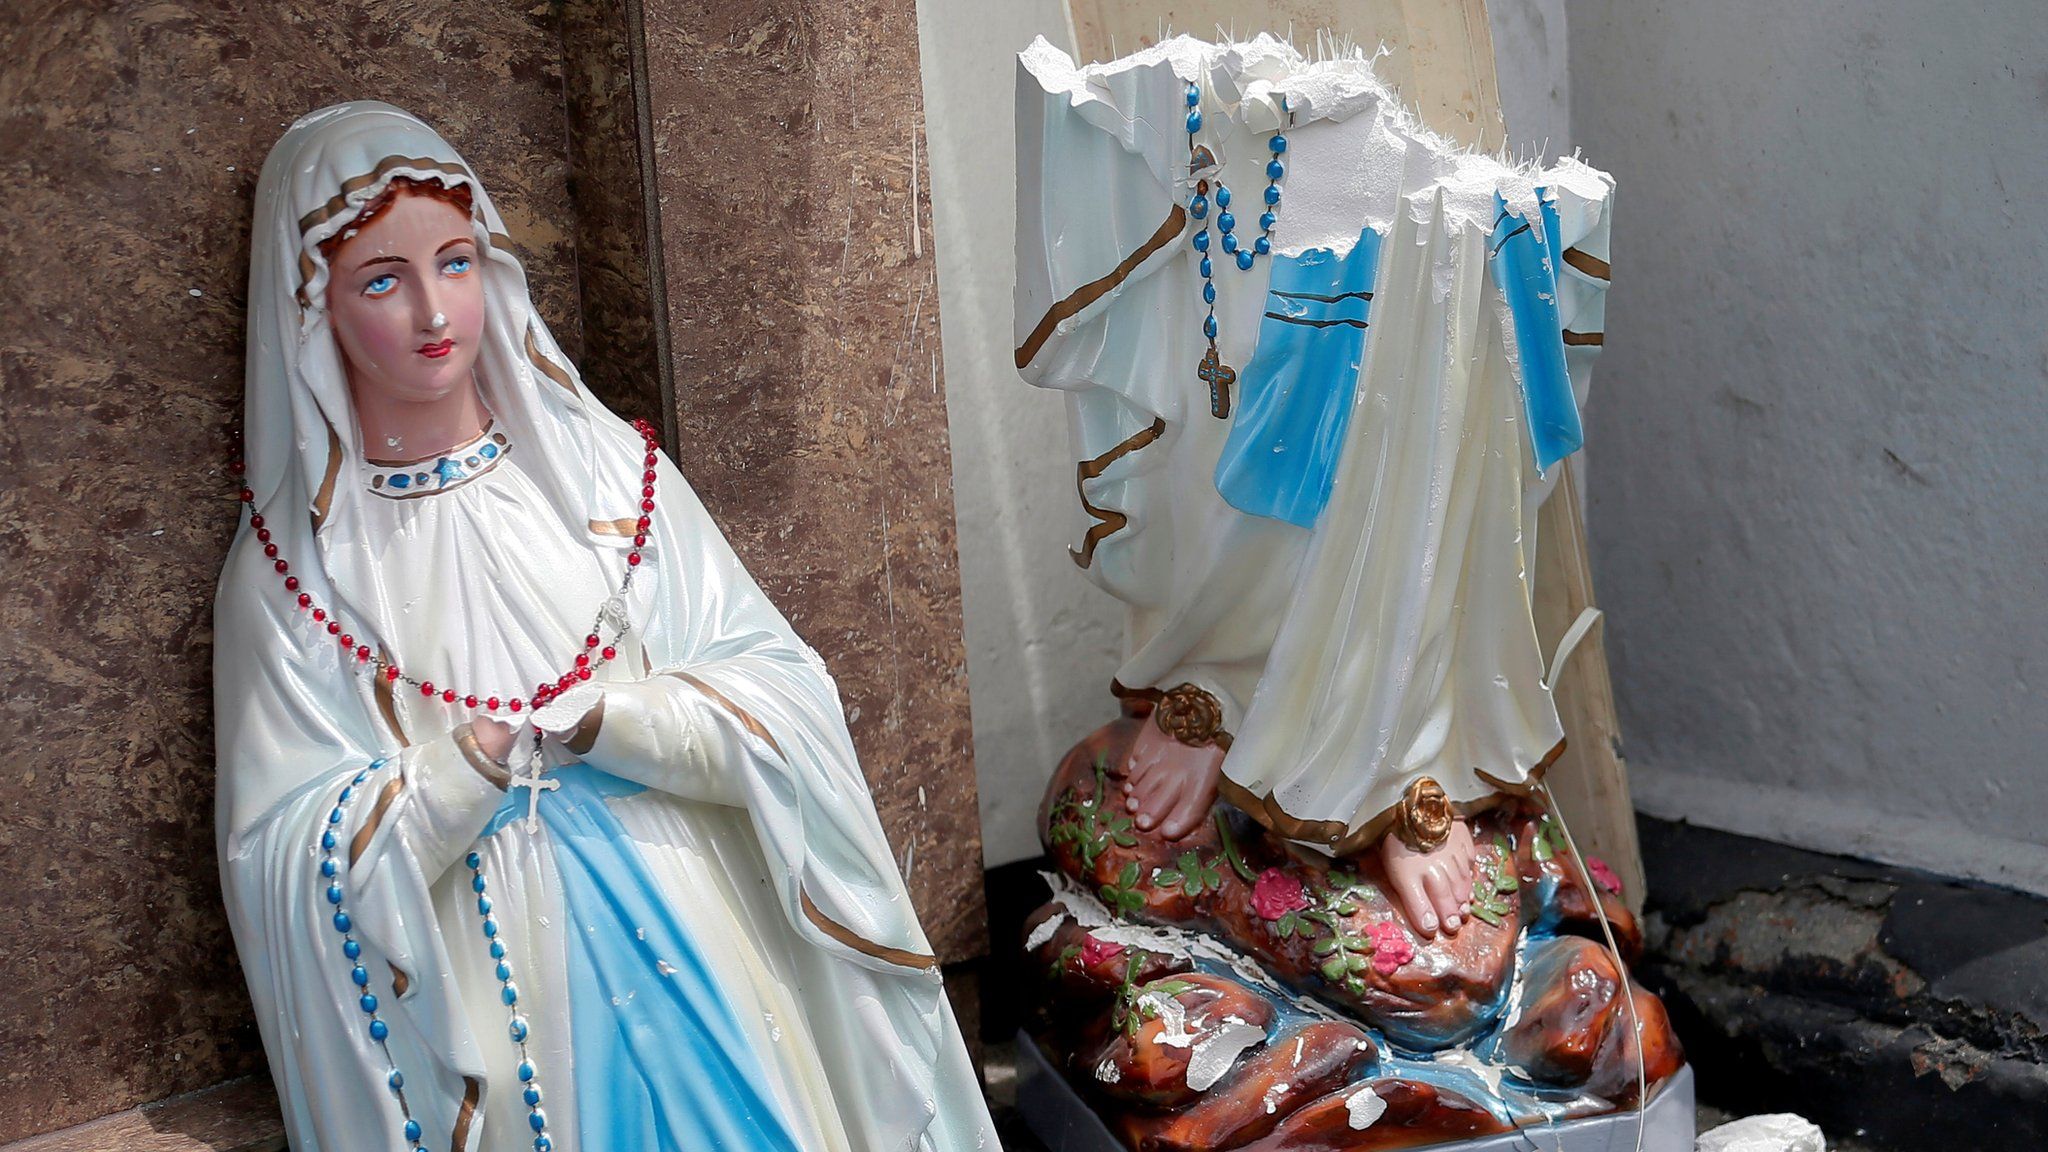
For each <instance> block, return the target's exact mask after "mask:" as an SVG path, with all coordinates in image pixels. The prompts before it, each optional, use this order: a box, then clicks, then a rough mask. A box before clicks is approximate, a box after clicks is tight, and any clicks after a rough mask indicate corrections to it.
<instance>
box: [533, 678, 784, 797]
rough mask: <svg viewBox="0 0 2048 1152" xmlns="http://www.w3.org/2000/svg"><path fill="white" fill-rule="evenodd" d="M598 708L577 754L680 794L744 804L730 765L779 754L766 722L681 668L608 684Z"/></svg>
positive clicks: (736, 775) (619, 773)
mask: <svg viewBox="0 0 2048 1152" xmlns="http://www.w3.org/2000/svg"><path fill="white" fill-rule="evenodd" d="M600 707H601V708H602V711H601V712H599V713H598V716H597V730H596V734H595V736H594V737H592V738H591V741H590V745H589V748H588V749H587V750H584V751H583V752H582V755H583V758H584V759H585V760H586V761H588V762H589V763H591V764H593V765H595V766H597V767H599V768H602V769H604V770H605V771H607V772H610V773H612V774H613V775H615V776H620V777H623V778H625V779H627V780H631V781H633V782H634V783H636V784H641V785H644V786H646V787H648V788H653V789H656V790H657V791H661V792H667V793H669V794H671V795H674V796H680V797H682V798H683V799H685V800H700V801H703V802H705V803H709V804H723V805H727V806H729V807H735V808H738V807H744V806H745V805H746V794H745V790H744V789H743V788H742V787H741V785H740V776H739V773H738V772H736V771H734V770H733V765H735V764H738V763H741V762H743V761H744V759H745V758H746V757H748V756H757V755H764V754H765V755H779V754H780V753H779V752H778V751H777V749H776V745H775V740H774V737H773V736H771V735H769V734H768V730H767V729H766V728H764V727H762V726H761V724H760V723H759V722H758V721H756V720H754V719H753V717H752V716H751V715H750V714H748V713H746V712H744V711H742V710H740V709H739V708H738V706H737V705H734V704H733V703H732V702H731V701H728V700H725V699H724V697H723V695H722V694H721V693H719V692H718V690H717V689H715V688H711V687H709V686H708V685H706V684H705V683H704V682H703V681H702V680H700V679H698V678H697V677H696V676H695V675H693V674H692V673H689V672H686V671H680V670H679V671H675V672H670V673H667V674H664V675H659V676H653V677H649V678H648V679H645V680H638V681H618V682H613V683H610V684H607V685H605V689H604V700H603V703H602V705H601V706H600ZM570 750H571V751H577V749H576V748H575V746H574V745H573V744H572V745H571V749H570Z"/></svg>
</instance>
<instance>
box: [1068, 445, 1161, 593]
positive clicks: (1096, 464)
mask: <svg viewBox="0 0 2048 1152" xmlns="http://www.w3.org/2000/svg"><path fill="white" fill-rule="evenodd" d="M1165 434H1166V417H1164V416H1159V417H1155V418H1154V419H1153V421H1152V426H1151V427H1150V428H1143V429H1140V430H1139V431H1137V432H1135V433H1133V434H1131V435H1130V436H1129V437H1127V438H1125V439H1124V441H1123V442H1122V443H1120V444H1118V445H1117V446H1116V447H1114V448H1111V449H1110V450H1109V451H1107V452H1104V453H1103V454H1102V455H1100V456H1097V457H1095V458H1094V459H1092V460H1083V461H1081V462H1080V463H1079V464H1076V465H1074V491H1075V492H1077V493H1079V494H1080V496H1081V510H1082V511H1084V512H1086V513H1088V515H1089V516H1091V517H1093V518H1094V519H1096V520H1097V521H1100V523H1097V524H1093V525H1090V526H1089V528H1088V534H1087V535H1086V536H1084V537H1082V539H1081V547H1080V549H1079V550H1075V549H1073V548H1069V549H1067V555H1069V556H1071V557H1073V558H1074V563H1075V564H1076V565H1077V566H1079V567H1082V568H1086V567H1087V566H1088V565H1090V564H1092V563H1094V562H1095V547H1096V545H1098V544H1101V543H1102V542H1103V541H1104V540H1107V539H1109V538H1110V537H1111V536H1114V535H1116V534H1117V533H1119V532H1121V531H1123V530H1124V528H1125V527H1126V526H1127V525H1129V524H1130V522H1131V518H1130V517H1129V516H1126V515H1124V514H1123V513H1122V512H1112V511H1110V510H1109V509H1107V508H1097V507H1096V506H1095V505H1094V504H1093V503H1092V502H1091V501H1090V500H1089V499H1088V489H1087V488H1086V487H1084V485H1086V484H1087V483H1088V481H1090V480H1093V479H1095V478H1096V477H1098V476H1100V475H1102V474H1103V473H1104V472H1107V471H1109V466H1110V465H1111V464H1114V463H1116V462H1117V461H1119V460H1121V459H1123V458H1124V457H1126V456H1128V455H1130V454H1131V453H1133V452H1136V451H1137V450H1138V449H1140V448H1143V447H1145V446H1146V445H1148V444H1150V443H1152V442H1153V441H1154V440H1157V439H1159V438H1160V437H1161V436H1164V435H1165Z"/></svg>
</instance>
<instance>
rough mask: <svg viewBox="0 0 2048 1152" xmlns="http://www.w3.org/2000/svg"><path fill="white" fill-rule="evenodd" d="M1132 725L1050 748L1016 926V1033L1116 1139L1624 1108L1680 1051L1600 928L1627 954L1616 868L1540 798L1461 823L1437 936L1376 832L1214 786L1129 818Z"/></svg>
mask: <svg viewBox="0 0 2048 1152" xmlns="http://www.w3.org/2000/svg"><path fill="white" fill-rule="evenodd" d="M1144 723H1146V720H1144V719H1143V718H1142V717H1139V716H1135V715H1127V716H1124V717H1122V718H1119V719H1117V720H1115V721H1112V722H1110V723H1109V724H1106V725H1104V726H1103V727H1102V728H1100V729H1098V730H1096V731H1095V732H1094V733H1092V734H1090V735H1089V736H1088V737H1087V738H1086V739H1084V740H1083V741H1082V742H1081V743H1080V744H1078V745H1077V746H1076V747H1075V748H1074V749H1073V750H1072V751H1071V752H1069V753H1068V755H1067V757H1066V759H1065V760H1064V761H1063V762H1062V764H1061V766H1060V769H1059V772H1058V773H1057V774H1056V775H1055V777H1054V779H1053V781H1052V784H1051V786H1050V788H1049V789H1048V791H1047V795H1046V801H1045V804H1044V806H1043V809H1042V811H1041V813H1040V825H1039V829H1040V836H1041V839H1042V840H1043V842H1044V843H1045V845H1046V847H1047V851H1048V853H1049V856H1050V858H1051V860H1052V861H1053V864H1054V866H1055V868H1056V872H1053V873H1048V874H1047V879H1048V881H1049V882H1050V883H1051V884H1052V885H1053V888H1054V894H1053V899H1052V900H1051V901H1049V902H1048V903H1046V904H1045V905H1044V906H1043V907H1041V908H1040V909H1038V910H1037V911H1036V912H1034V913H1033V914H1032V915H1031V917H1030V918H1029V919H1028V920H1027V921H1026V925H1025V931H1026V940H1025V947H1026V950H1027V951H1028V952H1030V953H1031V955H1032V957H1033V959H1034V961H1035V962H1036V967H1037V968H1038V969H1039V970H1040V971H1042V972H1043V973H1044V974H1045V977H1046V979H1045V983H1044V985H1043V989H1044V994H1043V995H1042V997H1041V998H1040V1003H1039V1004H1038V1005H1037V1007H1036V1010H1035V1012H1034V1014H1033V1016H1032V1020H1033V1024H1032V1027H1031V1035H1032V1038H1033V1039H1034V1041H1035V1042H1036V1044H1037V1046H1038V1048H1039V1050H1040V1051H1041V1052H1042V1053H1043V1054H1044V1055H1045V1057H1046V1058H1047V1059H1048V1060H1049V1061H1050V1062H1051V1063H1052V1064H1054V1065H1055V1066H1057V1067H1059V1068H1060V1069H1061V1070H1062V1071H1063V1072H1064V1073H1065V1075H1066V1078H1067V1080H1068V1082H1069V1083H1070V1084H1071V1085H1072V1086H1073V1087H1074V1088H1075V1089H1076V1091H1077V1092H1078V1093H1079V1094H1080V1095H1081V1096H1082V1098H1084V1099H1086V1100H1087V1101H1088V1103H1089V1105H1090V1106H1091V1107H1092V1108H1093V1109H1094V1110H1095V1112H1096V1113H1097V1114H1098V1115H1099V1116H1100V1117H1101V1118H1102V1119H1103V1121H1104V1123H1105V1124H1106V1125H1107V1127H1108V1130H1109V1131H1110V1132H1111V1133H1113V1134H1114V1135H1115V1137H1116V1138H1117V1139H1118V1140H1119V1141H1121V1142H1122V1143H1123V1144H1124V1145H1125V1146H1127V1147H1129V1148H1131V1149H1134V1150H1139V1152H1151V1150H1162V1152H1164V1150H1185V1152H1195V1150H1218V1152H1220V1150H1223V1149H1258V1150H1260V1152H1282V1150H1293V1152H1312V1150H1313V1152H1333V1150H1336V1149H1350V1150H1365V1149H1390V1148H1412V1147H1421V1146H1426V1145H1432V1144H1442V1143H1451V1142H1464V1141H1476V1140H1480V1139H1482V1138H1484V1137H1488V1136H1492V1135H1498V1134H1501V1133H1506V1132H1511V1131H1514V1130H1516V1129H1518V1128H1520V1129H1526V1128H1541V1127H1544V1126H1546V1125H1550V1124H1558V1123H1563V1122H1567V1121H1571V1120H1574V1119H1577V1118H1581V1117H1589V1116H1597V1115H1602V1114H1608V1113H1615V1112H1620V1111H1623V1110H1627V1111H1630V1112H1633V1110H1634V1109H1635V1108H1636V1106H1637V1105H1638V1104H1639V1103H1641V1102H1642V1101H1644V1100H1645V1099H1646V1098H1648V1097H1649V1096H1654V1095H1655V1094H1656V1092H1657V1090H1658V1088H1659V1087H1660V1086H1662V1085H1663V1084H1664V1083H1665V1082H1666V1081H1667V1080H1669V1079H1670V1078H1671V1077H1673V1076H1674V1075H1675V1074H1676V1073H1677V1072H1678V1071H1679V1070H1680V1068H1681V1067H1682V1066H1683V1064H1684V1056H1683V1054H1682V1053H1681V1051H1680V1048H1679V1043H1678V1039H1677V1037H1676V1036H1675V1035H1674V1034H1673V1033H1672V1031H1671V1027H1670V1023H1669V1021H1668V1019H1667V1017H1666V1015H1665V1012H1664V1008H1663V1005H1662V1004H1661V1003H1660V1002H1659V1001H1658V1000H1657V998H1656V997H1655V996H1653V995H1651V994H1649V993H1647V992H1645V991H1643V990H1641V989H1640V988H1636V987H1635V986H1634V985H1633V984H1632V983H1631V982H1629V981H1627V980H1625V979H1624V976H1623V971H1622V968H1621V964H1620V961H1619V960H1618V959H1617V957H1616V955H1615V950H1614V949H1610V948H1609V946H1608V944H1607V936H1606V934H1605V933H1604V932H1603V931H1602V926H1601V917H1602V916H1603V915H1604V916H1605V918H1606V920H1607V923H1608V926H1609V930H1610V931H1611V932H1612V935H1613V940H1614V942H1615V944H1616V945H1617V947H1618V950H1619V951H1620V952H1621V953H1622V954H1623V955H1624V956H1626V957H1627V958H1629V959H1631V960H1632V959H1633V958H1634V956H1635V953H1636V951H1637V949H1639V947H1640V945H1641V934H1640V931H1639V929H1638V926H1637V923H1636V920H1635V918H1634V916H1633V915H1632V914H1631V913H1630V912H1629V911H1628V908H1627V906H1626V905H1625V904H1624V903H1623V902H1622V901H1621V900H1620V899H1619V898H1618V893H1617V892H1614V891H1609V890H1606V889H1604V888H1601V887H1600V886H1599V883H1600V882H1601V881H1611V880H1612V874H1611V873H1609V872H1608V871H1607V870H1606V869H1604V868H1603V867H1601V866H1600V865H1599V864H1598V862H1597V861H1591V860H1589V861H1588V862H1587V863H1588V866H1589V869H1590V873H1591V875H1592V876H1593V877H1594V878H1595V885H1594V886H1593V889H1592V890H1591V891H1589V890H1588V886H1587V885H1586V884H1584V883H1583V882H1581V880H1580V879H1579V877H1580V875H1581V870H1580V869H1579V867H1578V865H1577V862H1576V861H1575V860H1573V859H1572V856H1571V851H1570V849H1569V848H1568V847H1567V846H1566V844H1565V839H1564V837H1563V835H1562V834H1561V831H1560V830H1559V829H1558V828H1557V826H1556V824H1555V822H1554V821H1553V820H1552V819H1551V818H1550V817H1549V816H1548V815H1546V814H1544V813H1542V812H1541V811H1539V810H1537V809H1536V808H1535V807H1534V806H1533V805H1531V804H1528V803H1525V802H1522V801H1511V802H1510V803H1508V804H1505V805H1503V806H1501V807H1499V808H1497V809H1495V810H1494V811H1492V812H1489V813H1487V814H1485V815H1482V816H1480V817H1478V818H1477V820H1476V821H1475V824H1474V832H1475V836H1476V839H1477V841H1478V843H1479V844H1480V846H1481V847H1480V851H1479V853H1478V864H1477V867H1476V869H1475V873H1476V874H1475V875H1474V877H1473V881H1472V883H1473V892H1472V905H1471V907H1472V912H1471V918H1470V919H1469V920H1467V921H1466V922H1465V923H1464V925H1463V926H1462V927H1461V928H1460V930H1459V931H1457V932H1456V933H1455V934H1449V933H1446V934H1439V935H1429V934H1425V933H1422V932H1419V931H1417V930H1416V929H1415V928H1414V927H1413V926H1412V925H1411V924H1410V923H1409V921H1408V918H1407V916H1406V914H1405V913H1404V911H1403V910H1402V908H1401V906H1400V904H1399V902H1398V901H1392V900H1390V899H1389V898H1388V896H1387V892H1388V885H1387V882H1386V877H1385V876H1384V874H1383V872H1382V870H1381V868H1380V864H1379V856H1378V854H1377V853H1375V852H1363V853H1359V854H1357V855H1355V856H1351V857H1345V858H1341V859H1337V860H1331V859H1329V858H1327V857H1324V856H1321V855H1320V854H1318V853H1314V852H1309V851H1306V850H1303V849H1301V848H1298V847H1295V846H1293V845H1290V844H1288V843H1287V842H1286V841H1284V840H1281V839H1279V838H1277V837H1274V836H1272V835H1271V834H1270V833H1268V832H1267V831H1266V830H1265V829H1264V828H1262V827H1261V826H1260V825H1258V824H1256V823H1255V822H1253V821H1252V820H1251V819H1250V818H1248V817H1246V816H1245V815H1243V814H1242V813H1240V812H1238V811H1237V810H1236V809H1235V808H1232V807H1230V806H1228V805H1226V804H1222V803H1218V804H1217V805H1216V806H1215V808H1214V810H1213V812H1212V813H1211V817H1212V818H1211V819H1210V820H1209V821H1208V822H1206V823H1205V824H1203V825H1202V826H1201V827H1199V828H1197V829H1196V830H1195V831H1194V832H1193V833H1191V834H1189V835H1187V836H1185V837H1183V838H1181V839H1179V840H1177V841H1168V840H1166V839H1164V838H1163V837H1161V836H1160V835H1159V834H1158V833H1157V832H1152V833H1147V832H1143V831H1140V830H1139V828H1138V827H1137V826H1136V824H1135V823H1134V822H1133V820H1132V819H1131V818H1130V816H1129V814H1128V813H1127V812H1126V811H1125V810H1124V808H1123V805H1122V804H1121V803H1120V799H1121V795H1120V785H1121V780H1122V775H1123V766H1124V764H1125V763H1126V761H1127V760H1128V758H1129V750H1130V747H1131V744H1132V742H1133V741H1134V740H1135V739H1136V737H1137V734H1138V732H1139V731H1140V726H1141V725H1142V724H1144ZM1615 887H1617V888H1618V885H1615ZM1632 1025H1633V1026H1632ZM1637 1037H1639V1038H1640V1039H1639V1040H1638V1039H1637ZM1646 1086H1647V1092H1646V1090H1645V1089H1646ZM1629 1144H1630V1145H1631V1146H1632V1145H1633V1132H1632V1131H1631V1139H1630V1140H1629Z"/></svg>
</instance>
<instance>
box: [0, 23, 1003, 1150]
mask: <svg viewBox="0 0 2048 1152" xmlns="http://www.w3.org/2000/svg"><path fill="white" fill-rule="evenodd" d="M560 53H561V47H560V38H559V36H558V33H557V30H556V27H555V25H554V22H553V18H552V17H551V16H550V15H549V9H548V7H547V6H546V5H544V4H502V3H497V2H495V0H445V2H441V3H435V4H415V3H395V2H393V3H380V2H371V0H319V2H314V0H268V2H260V3H247V2H240V0H210V2H209V0H151V2H148V3H144V2H140V0H135V2H125V0H116V2H109V0H100V2H97V3H67V2H63V0H6V3H4V4H0V203H4V206H5V207H4V209H0V269H4V273H5V274H4V275H0V574H4V575H0V649H4V651H5V660H4V663H0V710H4V715H5V717H6V723H5V726H4V728H0V735H4V737H5V739H4V743H5V746H6V748H7V759H6V767H5V770H4V773H0V1142H4V1141H6V1140H10V1139H13V1138H16V1137H19V1136H22V1135H25V1134H28V1133H32V1132H39V1131H44V1130H47V1129H51V1128H55V1127H60V1126H63V1125H67V1124H72V1123H76V1122H78V1121H82V1120H85V1119H88V1118H91V1117H95V1116H99V1115H102V1114H104V1113H107V1112H111V1111H114V1110H117V1109H121V1108H126V1107H129V1106H132V1105H134V1104H137V1103H139V1102H142V1101H145V1100H152V1099H158V1098H161V1097H164V1096H167V1095H170V1094H173V1093H177V1092H185V1091H190V1090H193V1089H198V1088H202V1087H205V1086H208V1085H211V1084H214V1083H217V1082H219V1081H221V1080H224V1079H227V1078H229V1077H231V1076H236V1075H242V1074H247V1073H253V1072H257V1071H259V1070H260V1069H261V1066H262V1056H261V1053H260V1050H259V1048H258V1044H257V1040H256V1031H255V1026H254V1023H253V1021H252V1020H251V1019H250V1017H249V1004H248V998H247V996H246V994H245V993H244V991H243V984H242V974H241V971H240V969H239V968H237V967H236V965H235V962H234V955H233V948H232V946H231V942H230V940H229V938H228V930H227V924H226V922H225V919H224V917H223V915H222V912H221V907H220V888H219V881H218V878H217V872H216V869H215V865H214V840H213V732H212V717H211V710H212V709H211V696H212V684H211V661H212V656H213V653H212V643H211V639H212V637H211V628H212V611H213V588H214V583H215V579H216V577H217V575H218V573H219V567H220V561H221V557H222V556H223V554H224V553H225V550H226V547H227V543H228V540H229V538H230V536H231V534H232V531H233V528H234V524H235V512H236V509H235V504H234V500H233V497H232V496H231V495H230V489H229V486H228V484H227V482H226V480H225V479H224V478H223V477H222V475H221V471H220V465H221V463H222V461H223V459H224V457H225V453H226V448H227V440H226V438H225V430H226V429H227V428H228V426H229V425H230V424H232V423H236V422H238V421H239V419H240V414H241V406H242V339H243V321H244V317H243V310H244V299H243V290H244V285H245V282H246V279H247V275H248V250H249V219H250V202H251V198H252V193H253V191H254V188H255V184H256V175H257V172H258V170H259V169H260V168H261V166H262V163H263V158H264V155H265V153H266V152H267V151H268V150H269V148H270V145H271V143H272V142H273V141H274V140H276V138H277V137H278V135H279V134H280V133H282V132H283V130H284V128H285V126H286V125H287V124H288V123H290V121H291V120H292V119H294V118H295V117H297V116H299V115H300V114H302V113H304V112H307V111H309V110H311V109H313V108H316V107H319V106H321V105H323V104H328V103H332V102H334V101H337V100H343V99H351V98H363V97H375V98H380V99H385V100H389V101H391V102H393V103H395V104H398V105H400V106H403V107H406V108H409V109H412V110H413V111H416V112H418V113H420V114H421V115H423V116H424V117H426V118H427V119H428V120H429V121H431V122H433V123H434V124H435V125H436V126H437V127H438V128H440V129H441V131H442V132H444V133H445V134H446V135H447V136H448V137H449V138H450V139H451V140H452V141H454V142H455V144H456V146H457V147H459V148H461V149H462V150H463V151H464V152H465V153H466V154H467V156H468V158H469V159H470V161H471V162H472V163H473V164H474V165H475V166H476V168H477V171H478V172H479V173H480V175H481V176H482V177H483V179H484V180H485V181H486V182H487V185H488V186H489V187H490V189H491V192H492V195H493V197H494V198H495V199H496V200H497V202H498V204H499V206H500V207H501V208H502V209H503V210H504V213H505V218H506V222H507V224H508V225H509V227H510V230H511V235H512V237H513V239H514V241H515V242H516V243H517V244H518V246H519V248H520V250H521V252H522V254H523V255H524V256H525V258H526V261H527V267H528V270H529V272H530V273H531V274H532V282H533V285H534V288H535V291H536V295H537V297H538V301H539V304H540V308H541V311H542V312H543V313H544V314H545V315H546V316H547V319H548V322H549V324H550V325H552V326H553V328H554V331H555V332H556V334H557V335H558V336H559V337H560V338H561V340H562V342H563V344H564V345H565V346H566V347H567V348H568V349H569V350H570V351H571V353H572V354H573V353H574V352H575V351H576V350H577V349H578V348H579V346H580V345H581V342H582V341H581V336H580V331H579V323H578V315H577V309H576V299H577V287H576V279H575V269H574V261H573V253H572V251H571V232H570V230H569V228H567V227H566V226H565V223H564V222H565V220H566V219H567V216H568V194H567V178H568V163H567V156H566V148H565V137H566V134H567V128H566V123H565V118H564V110H563V109H564V105H563V84H562V76H561V69H560ZM914 74H915V72H914V70H913V75H914ZM971 807H972V806H971V804H970V806H969V808H970V811H971Z"/></svg>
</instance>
